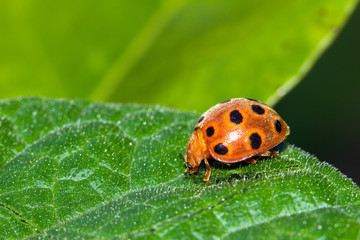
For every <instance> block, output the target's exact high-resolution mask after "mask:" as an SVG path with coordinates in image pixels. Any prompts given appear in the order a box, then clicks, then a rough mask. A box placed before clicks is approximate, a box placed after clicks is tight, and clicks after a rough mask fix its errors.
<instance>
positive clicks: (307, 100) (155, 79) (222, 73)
mask: <svg viewBox="0 0 360 240" xmlns="http://www.w3.org/2000/svg"><path fill="white" fill-rule="evenodd" d="M356 4H357V0H318V1H313V0H293V1H285V0H272V1H266V2H264V1H259V0H254V1H220V0H211V1H201V0H196V1H195V0H194V1H190V0H189V1H185V0H174V1H165V0H164V1H161V0H154V1H144V0H134V1H107V2H106V3H102V2H98V1H85V0H79V1H75V2H63V1H51V2H49V1H45V0H39V1H36V2H35V1H34V2H26V1H16V2H15V1H0V33H1V37H0V52H1V54H0V97H1V98H3V99H4V98H11V97H17V96H29V95H36V96H47V97H63V98H85V99H90V100H95V101H111V102H136V103H147V104H160V105H165V106H170V107H175V108H178V109H184V110H196V111H198V112H202V111H204V110H206V109H208V108H209V107H210V106H212V105H214V104H216V103H217V102H220V101H224V100H226V99H229V98H234V97H249V98H255V99H259V100H261V101H263V102H265V103H268V104H270V105H274V104H275V103H277V102H278V101H279V100H280V99H281V101H280V102H279V103H278V104H277V105H276V109H277V110H278V111H279V113H280V115H281V116H283V118H284V119H285V120H286V121H287V122H288V124H289V125H290V127H291V135H290V137H289V142H290V143H293V144H295V145H297V146H299V147H301V148H303V149H304V150H307V151H309V152H310V153H313V154H314V155H316V156H318V157H319V158H320V160H322V161H327V162H330V163H332V164H333V165H335V166H336V167H338V168H340V170H341V171H342V172H344V173H345V174H347V175H348V176H349V177H351V178H353V179H354V180H356V181H358V182H360V177H359V175H358V174H357V171H356V170H357V169H359V165H358V164H359V161H358V160H357V159H359V157H358V155H357V153H356V151H357V146H360V141H359V139H358V137H357V136H359V132H360V127H359V124H358V123H359V120H360V119H359V112H360V111H359V110H360V105H359V98H358V96H357V91H358V90H360V88H359V81H358V80H357V79H358V78H359V76H360V72H359V71H360V70H359V69H360V66H359V63H360V61H359V60H360V59H359V58H360V50H359V45H360V33H359V26H358V23H359V22H360V21H359V20H360V19H359V15H360V13H359V7H357V10H356V11H355V12H354V14H353V16H352V18H351V19H350V21H349V23H348V24H347V25H346V27H345V29H343V30H341V29H342V27H343V25H344V24H345V23H346V22H347V19H348V17H349V15H350V14H351V13H352V11H353V10H354V7H355V5H356ZM339 32H340V36H339V38H338V39H336V41H335V43H334V44H333V45H332V46H331V47H330V48H329V49H327V50H326V48H327V47H328V46H329V45H330V44H331V43H332V41H333V40H334V39H335V37H336V36H337V35H338V34H339ZM325 50H326V51H325ZM324 51H325V54H324V55H322V56H321V54H322V53H323V52H324ZM319 56H321V58H320V60H319V61H318V62H317V63H316V64H315V66H314V67H313V64H314V63H315V62H316V60H317V59H318V58H319ZM311 67H313V68H312V70H311V71H310V72H309V70H310V69H311ZM304 76H306V77H305V78H303V77H304ZM300 81H302V82H301V83H300V84H299V85H298V86H297V87H296V88H295V89H293V87H294V86H296V85H297V84H298V83H299V82H300ZM292 89H293V90H292ZM291 90H292V91H291ZM289 91H290V92H289ZM283 96H285V97H284V98H282V97H283Z"/></svg>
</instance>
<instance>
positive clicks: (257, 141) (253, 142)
mask: <svg viewBox="0 0 360 240" xmlns="http://www.w3.org/2000/svg"><path fill="white" fill-rule="evenodd" d="M249 139H250V146H251V148H252V149H258V148H259V147H260V146H261V137H260V135H259V134H257V133H253V134H251V135H250V137H249Z"/></svg>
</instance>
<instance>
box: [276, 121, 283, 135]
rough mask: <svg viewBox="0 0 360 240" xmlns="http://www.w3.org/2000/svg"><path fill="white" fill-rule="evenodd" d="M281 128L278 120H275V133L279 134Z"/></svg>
mask: <svg viewBox="0 0 360 240" xmlns="http://www.w3.org/2000/svg"><path fill="white" fill-rule="evenodd" d="M281 128H282V126H281V123H280V121H279V120H275V129H276V131H277V132H278V133H281Z"/></svg>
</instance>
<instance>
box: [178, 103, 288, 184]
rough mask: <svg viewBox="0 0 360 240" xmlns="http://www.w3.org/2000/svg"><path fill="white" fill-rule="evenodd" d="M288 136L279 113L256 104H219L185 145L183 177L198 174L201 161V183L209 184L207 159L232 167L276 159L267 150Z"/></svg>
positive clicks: (208, 112)
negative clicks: (243, 162) (202, 165)
mask: <svg viewBox="0 0 360 240" xmlns="http://www.w3.org/2000/svg"><path fill="white" fill-rule="evenodd" d="M289 133H290V131H289V127H288V126H287V125H286V123H285V122H284V120H282V118H281V117H280V116H279V114H277V112H275V110H274V109H272V108H270V107H268V106H267V105H265V104H263V103H261V102H259V101H256V100H253V99H246V98H234V99H230V100H227V101H225V102H222V103H219V104H217V105H215V106H213V107H212V108H210V109H209V110H208V111H206V112H205V113H204V114H203V115H202V116H201V117H200V118H199V120H198V121H197V123H196V124H195V128H194V131H193V133H192V134H191V136H190V139H189V141H188V143H187V145H186V155H185V157H184V159H185V165H186V171H185V174H190V175H192V174H194V173H196V172H198V171H199V165H200V163H201V162H202V160H204V161H205V166H206V174H205V177H204V181H208V180H209V178H210V173H211V168H210V165H209V163H208V161H207V159H208V158H214V159H215V160H217V161H220V162H223V163H225V164H231V163H236V162H240V161H247V162H249V163H256V161H255V160H254V159H253V158H252V157H254V156H271V155H272V156H277V155H278V153H277V152H275V151H271V150H270V149H271V148H273V147H275V146H276V145H278V144H279V143H281V142H282V141H283V140H284V139H285V138H286V137H287V136H288V135H289Z"/></svg>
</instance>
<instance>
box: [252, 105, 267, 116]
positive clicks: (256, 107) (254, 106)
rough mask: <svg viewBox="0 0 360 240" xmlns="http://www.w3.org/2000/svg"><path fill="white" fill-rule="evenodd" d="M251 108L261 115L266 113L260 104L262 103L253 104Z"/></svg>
mask: <svg viewBox="0 0 360 240" xmlns="http://www.w3.org/2000/svg"><path fill="white" fill-rule="evenodd" d="M251 109H252V110H253V112H254V113H256V114H259V115H263V114H264V113H265V110H264V109H263V108H262V107H261V106H260V105H256V104H254V105H251Z"/></svg>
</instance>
